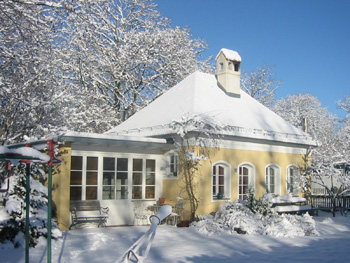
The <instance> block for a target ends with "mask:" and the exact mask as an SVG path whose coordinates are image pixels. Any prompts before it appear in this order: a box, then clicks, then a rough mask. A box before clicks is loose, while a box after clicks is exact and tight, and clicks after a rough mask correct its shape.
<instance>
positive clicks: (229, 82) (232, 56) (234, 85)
mask: <svg viewBox="0 0 350 263" xmlns="http://www.w3.org/2000/svg"><path fill="white" fill-rule="evenodd" d="M216 75H217V80H218V84H219V86H220V87H221V88H222V89H223V90H225V92H226V93H227V94H228V95H230V96H233V97H241V88H240V78H241V56H240V55H239V54H238V53H237V52H236V51H233V50H229V49H226V48H223V49H221V50H220V52H219V54H218V55H217V56H216Z"/></svg>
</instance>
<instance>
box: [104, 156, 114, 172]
mask: <svg viewBox="0 0 350 263" xmlns="http://www.w3.org/2000/svg"><path fill="white" fill-rule="evenodd" d="M114 169H115V159H114V158H108V157H104V158H103V170H109V171H114Z"/></svg>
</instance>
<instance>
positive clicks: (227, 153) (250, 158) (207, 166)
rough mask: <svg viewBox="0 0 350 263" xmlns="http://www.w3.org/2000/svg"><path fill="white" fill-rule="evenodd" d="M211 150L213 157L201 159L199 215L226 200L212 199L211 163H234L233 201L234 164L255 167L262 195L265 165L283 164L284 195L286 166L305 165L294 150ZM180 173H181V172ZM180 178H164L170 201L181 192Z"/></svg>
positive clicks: (234, 181) (234, 189)
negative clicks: (286, 151)
mask: <svg viewBox="0 0 350 263" xmlns="http://www.w3.org/2000/svg"><path fill="white" fill-rule="evenodd" d="M208 154H209V156H210V158H209V159H208V160H206V161H202V165H201V166H200V169H199V173H200V174H201V176H200V182H199V186H200V187H199V192H198V196H199V197H201V201H200V204H199V207H198V210H197V215H204V214H209V213H211V212H216V211H217V210H218V209H219V207H220V205H222V204H223V203H224V202H226V201H227V200H225V201H216V200H215V201H212V197H211V187H212V182H211V180H212V177H211V170H212V165H213V164H214V163H216V162H220V161H223V162H226V163H228V164H230V165H231V200H230V201H234V200H235V199H237V198H238V171H236V172H235V168H237V169H238V167H239V166H240V165H242V164H245V163H248V164H251V165H253V166H254V168H255V191H256V197H257V198H260V197H261V196H262V195H263V194H264V193H265V168H266V166H268V165H270V164H277V165H278V166H279V167H280V172H281V195H283V194H285V193H286V190H287V189H286V187H287V184H286V180H287V167H288V166H289V165H292V164H294V165H298V166H300V165H302V163H303V160H302V154H291V153H281V152H264V151H253V150H240V149H216V148H209V149H208ZM179 176H180V177H181V174H180V175H179ZM179 184H181V179H179V180H174V179H171V180H170V179H165V180H164V182H163V195H164V197H165V198H166V200H167V201H168V202H169V203H174V202H175V201H176V197H178V196H179V192H180V187H179ZM189 210H190V209H189V206H186V209H185V216H188V215H189Z"/></svg>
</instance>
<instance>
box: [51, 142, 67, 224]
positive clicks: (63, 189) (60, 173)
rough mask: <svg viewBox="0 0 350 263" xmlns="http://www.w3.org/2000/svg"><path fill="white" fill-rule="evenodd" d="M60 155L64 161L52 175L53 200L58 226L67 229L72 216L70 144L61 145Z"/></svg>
mask: <svg viewBox="0 0 350 263" xmlns="http://www.w3.org/2000/svg"><path fill="white" fill-rule="evenodd" d="M58 157H59V158H60V159H62V162H61V163H60V164H59V165H57V166H56V167H55V169H54V173H53V176H52V200H53V202H54V204H55V205H56V210H57V223H58V227H59V228H60V229H62V230H67V229H69V216H70V212H69V204H70V202H69V199H70V166H71V164H70V162H71V158H70V157H71V147H70V145H64V146H62V147H60V148H59V155H58Z"/></svg>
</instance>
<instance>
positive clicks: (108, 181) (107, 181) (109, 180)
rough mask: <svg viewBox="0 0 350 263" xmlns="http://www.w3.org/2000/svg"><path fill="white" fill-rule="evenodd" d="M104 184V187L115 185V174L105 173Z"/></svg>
mask: <svg viewBox="0 0 350 263" xmlns="http://www.w3.org/2000/svg"><path fill="white" fill-rule="evenodd" d="M103 184H104V185H114V172H104V173H103Z"/></svg>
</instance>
